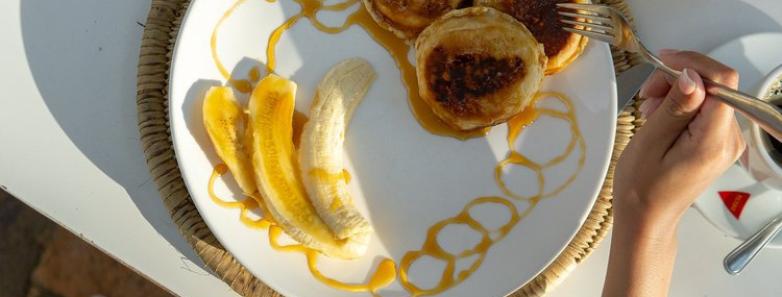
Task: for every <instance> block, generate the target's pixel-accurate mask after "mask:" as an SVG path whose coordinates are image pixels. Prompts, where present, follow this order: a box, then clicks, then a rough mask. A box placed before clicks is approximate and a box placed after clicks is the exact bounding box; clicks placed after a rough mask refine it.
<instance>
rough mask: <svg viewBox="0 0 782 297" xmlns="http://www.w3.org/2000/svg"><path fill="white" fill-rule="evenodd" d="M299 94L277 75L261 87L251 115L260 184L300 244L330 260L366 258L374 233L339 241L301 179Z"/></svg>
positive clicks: (276, 216) (269, 205)
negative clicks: (296, 133)
mask: <svg viewBox="0 0 782 297" xmlns="http://www.w3.org/2000/svg"><path fill="white" fill-rule="evenodd" d="M295 93H296V84H295V83H293V82H292V81H289V80H286V79H283V78H280V77H278V76H276V75H273V74H271V75H269V76H267V77H266V78H264V79H263V80H261V81H260V82H259V83H258V86H256V88H255V90H254V91H253V93H252V95H251V98H250V104H249V114H250V126H251V131H252V141H251V142H252V164H253V167H254V169H255V175H254V176H255V179H256V184H257V186H258V188H259V190H260V192H261V194H262V195H261V196H262V197H263V200H264V202H265V204H266V207H267V208H268V210H269V213H270V214H271V215H272V217H273V218H274V221H275V222H276V223H277V224H278V225H279V226H280V227H281V228H282V229H283V231H285V233H287V234H288V235H289V236H291V237H292V238H293V239H294V240H296V241H298V242H300V243H301V244H303V245H304V246H307V247H310V248H312V249H315V250H318V251H320V252H321V253H323V254H325V255H327V256H332V257H338V258H345V259H350V258H356V257H360V256H362V255H363V254H364V253H365V252H366V249H367V245H368V243H369V233H362V234H356V236H351V237H347V238H338V237H337V236H335V235H334V233H332V231H331V229H330V228H329V225H327V223H325V221H326V220H325V219H322V218H321V217H320V216H319V215H318V214H319V213H318V211H317V210H316V207H315V206H314V205H313V204H314V203H313V202H311V200H310V198H309V197H308V196H307V192H306V190H305V188H304V185H303V183H302V180H301V179H300V178H299V167H298V164H297V163H298V162H297V158H296V153H295V150H294V147H293V140H292V136H293V135H292V133H293V132H292V120H293V111H294V110H293V108H294V103H295V102H294V100H295V99H294V98H295ZM343 117H344V116H343ZM305 129H306V128H305ZM303 141H304V140H303ZM302 146H304V145H302ZM302 175H303V172H302ZM315 200H316V199H313V201H315Z"/></svg>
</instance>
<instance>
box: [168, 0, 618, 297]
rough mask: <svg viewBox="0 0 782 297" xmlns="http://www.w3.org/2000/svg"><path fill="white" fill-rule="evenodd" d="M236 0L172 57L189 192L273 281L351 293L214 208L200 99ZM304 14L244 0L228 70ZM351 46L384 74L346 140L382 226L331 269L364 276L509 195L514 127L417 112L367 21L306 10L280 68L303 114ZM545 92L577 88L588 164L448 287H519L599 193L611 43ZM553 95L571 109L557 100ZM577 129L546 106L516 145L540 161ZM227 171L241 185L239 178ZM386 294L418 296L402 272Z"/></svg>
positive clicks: (490, 218) (195, 13) (363, 204)
mask: <svg viewBox="0 0 782 297" xmlns="http://www.w3.org/2000/svg"><path fill="white" fill-rule="evenodd" d="M231 2H232V1H224V0H198V1H193V3H192V5H191V7H190V9H189V11H188V14H187V16H186V18H185V19H184V23H183V26H182V29H181V32H180V35H179V37H178V42H177V46H176V50H175V53H174V56H173V65H172V71H171V87H170V91H171V92H170V106H169V107H170V122H171V131H172V135H173V140H174V147H175V150H176V154H177V160H178V162H179V166H180V168H181V170H182V174H183V177H184V179H185V182H186V184H187V187H188V190H189V191H190V193H191V195H192V198H193V201H194V202H195V204H196V206H197V207H198V210H199V212H200V213H201V215H202V216H203V218H204V220H205V221H206V223H207V224H208V226H209V228H210V229H211V231H212V232H213V233H214V234H215V236H216V237H217V238H218V240H219V241H220V242H221V243H222V245H223V246H225V247H226V248H227V250H228V251H229V252H231V253H232V254H233V255H234V256H235V257H236V258H237V259H238V260H239V261H240V262H241V263H242V264H243V265H244V266H245V267H247V268H248V269H249V270H250V272H252V273H253V274H254V275H256V276H257V277H259V278H260V279H261V280H263V281H264V282H265V283H266V284H268V285H269V286H271V287H272V288H274V289H275V290H277V291H279V292H280V293H282V294H284V295H286V296H291V297H293V296H324V297H326V296H346V295H350V294H348V293H345V292H342V291H337V290H334V289H331V288H329V287H327V286H325V285H323V284H321V283H319V282H318V281H317V280H315V279H314V278H313V277H312V276H311V275H310V273H309V271H308V270H307V265H306V260H305V257H304V256H303V255H301V254H295V253H281V252H277V251H274V250H272V249H271V248H270V246H269V244H268V241H267V240H268V239H267V235H266V232H265V231H262V230H253V229H249V228H247V227H245V226H244V225H242V224H241V223H240V222H239V220H238V210H236V209H225V208H222V207H219V206H217V205H215V204H214V203H213V202H212V201H211V200H210V198H209V196H208V194H207V181H208V179H209V176H210V174H211V172H212V168H213V166H214V165H216V164H218V163H219V160H218V159H217V158H216V155H215V154H214V153H213V150H212V148H211V145H210V144H209V139H208V137H207V136H206V134H205V131H204V128H203V125H202V123H201V116H200V108H201V105H200V103H201V99H202V96H203V94H204V92H205V90H206V89H207V88H208V87H209V86H210V85H213V84H222V83H224V80H223V79H222V77H221V75H220V73H219V72H218V70H217V69H216V68H215V65H214V64H213V62H212V58H211V54H210V35H211V32H212V29H213V27H214V26H215V24H216V23H217V21H218V19H219V18H220V17H221V16H222V15H223V13H224V12H225V11H226V9H227V8H229V6H230V5H231V4H232V3H231ZM356 8H358V6H357V7H356ZM362 9H363V8H362ZM297 11H298V6H297V4H295V3H294V2H292V1H289V0H281V1H278V2H275V3H268V2H266V1H261V0H250V1H247V2H246V3H244V4H242V5H241V6H239V8H238V9H237V11H236V12H235V14H234V15H233V16H232V17H231V18H230V19H228V20H227V21H226V22H225V23H224V25H223V27H222V29H221V30H220V33H219V38H218V54H219V56H220V59H221V60H222V61H223V62H224V64H225V65H226V66H227V67H228V68H229V69H232V68H236V69H237V71H236V73H247V70H248V69H249V67H250V66H252V64H253V62H252V61H253V60H258V61H260V63H264V62H265V55H264V54H263V53H264V52H265V49H266V41H267V36H268V35H269V34H270V32H271V31H272V30H273V29H274V28H275V27H276V26H278V25H279V24H281V23H282V22H283V21H284V20H285V19H286V16H290V15H292V14H294V13H296V12H297ZM323 17H324V21H325V22H327V23H331V24H337V23H339V22H340V21H341V19H344V17H345V16H344V14H333V15H328V14H326V15H324V16H323ZM350 57H363V58H365V59H367V60H369V61H371V64H372V65H373V66H374V68H375V70H376V71H377V73H378V79H377V80H376V81H375V83H374V85H373V86H372V88H371V89H370V91H369V93H368V94H367V96H366V98H365V100H364V101H363V103H362V104H361V105H360V106H359V107H358V109H357V111H356V112H355V114H354V117H353V120H352V122H351V126H350V129H349V130H348V133H347V135H346V143H345V148H346V160H347V163H348V164H346V166H347V168H348V170H349V171H350V172H351V173H352V175H353V177H354V178H353V181H352V182H351V183H350V190H351V191H352V195H353V196H354V199H355V200H356V204H357V206H358V207H359V208H360V210H361V211H363V212H364V213H365V214H366V215H367V216H368V218H369V219H370V221H371V223H372V225H373V226H374V228H375V230H376V232H375V236H374V237H373V238H372V242H371V244H370V247H369V251H368V253H367V255H366V256H364V257H363V258H360V259H358V260H353V261H339V260H334V259H323V261H322V263H320V269H321V270H322V271H323V272H324V273H326V274H327V275H329V276H331V277H334V278H336V279H339V280H343V281H347V282H363V281H365V279H366V278H367V275H368V273H369V272H370V271H371V270H372V269H373V268H374V265H375V264H376V263H377V261H378V260H379V259H380V258H381V257H385V256H389V257H391V258H393V259H394V260H396V261H397V263H398V261H399V260H400V259H401V257H402V256H403V255H404V253H405V252H407V251H410V250H416V249H418V248H420V246H421V244H422V242H423V240H424V238H425V236H426V234H425V233H426V231H427V229H428V228H429V226H431V225H432V224H433V223H435V222H437V221H440V220H443V219H446V218H449V217H451V216H454V215H455V214H457V213H458V212H459V211H461V209H462V208H463V207H464V206H465V204H466V203H468V202H469V201H471V200H472V199H474V198H476V197H479V196H492V195H500V196H504V195H502V193H501V191H500V190H499V188H498V186H497V185H496V183H495V181H494V179H493V170H494V166H495V164H496V163H497V162H498V160H501V159H503V158H504V157H505V156H506V155H507V154H508V145H507V143H506V141H505V136H506V127H505V126H504V125H502V126H498V127H495V128H494V129H493V130H492V131H491V133H490V134H489V135H488V136H487V137H482V138H477V139H471V140H469V141H464V142H462V141H458V140H455V139H452V138H444V137H438V136H434V135H432V134H430V133H428V132H426V131H425V130H423V129H422V128H421V127H420V126H419V124H418V122H416V120H415V119H414V118H413V116H412V114H411V112H410V108H409V107H408V102H407V93H406V91H405V89H404V87H403V85H402V83H401V79H400V74H399V70H398V69H397V67H396V66H395V65H394V63H393V60H392V59H391V57H390V56H389V54H388V53H387V52H386V51H385V50H384V49H383V48H381V47H380V46H379V45H378V44H376V43H375V42H374V41H373V40H372V39H370V38H369V36H368V35H367V34H366V33H365V32H364V31H363V30H362V29H361V28H360V27H352V28H350V29H349V30H347V31H346V32H343V33H340V34H337V35H327V34H323V33H320V32H318V31H316V30H314V29H313V27H312V26H311V25H310V23H309V22H308V21H306V20H303V21H300V22H299V23H298V24H296V25H295V26H294V27H293V28H292V29H291V30H290V31H288V32H287V33H285V34H284V35H283V37H282V39H281V40H280V43H279V47H278V59H279V60H278V67H277V73H279V74H280V75H282V76H284V77H288V78H290V79H293V80H294V81H296V82H297V83H298V85H299V92H298V95H297V98H296V100H297V102H296V109H297V110H300V111H303V112H305V113H306V112H307V110H308V107H309V103H310V101H311V99H312V97H313V93H314V88H315V85H316V83H317V82H318V81H319V80H320V79H321V78H322V76H323V75H324V74H325V72H326V71H327V69H329V68H330V67H331V66H332V65H334V64H335V63H337V62H338V61H341V60H343V59H346V58H350ZM237 65H238V66H237ZM240 78H241V77H240ZM542 90H545V91H558V92H562V93H564V94H567V95H568V96H570V98H571V99H572V101H573V103H574V109H575V113H576V115H577V122H578V125H579V127H580V129H581V132H582V133H583V136H584V139H585V141H586V150H585V154H586V156H585V160H586V161H585V163H584V165H583V168H582V170H581V171H580V173H578V175H577V177H576V179H575V180H574V181H573V182H572V183H571V184H570V185H569V186H568V187H567V188H565V190H564V191H562V192H561V193H560V194H559V195H556V196H555V197H552V198H551V199H547V200H544V201H542V202H541V203H540V204H538V205H537V207H536V208H535V209H534V210H533V211H532V212H531V214H530V215H529V216H527V217H526V218H524V219H523V220H522V221H521V222H520V223H519V224H518V225H516V227H515V228H514V229H513V230H512V231H511V232H510V233H509V234H508V236H507V237H506V238H505V239H504V240H502V241H500V242H499V243H497V244H495V245H494V246H493V247H492V248H491V249H490V250H489V252H488V255H487V256H486V259H485V261H484V262H483V265H482V266H481V267H480V268H479V269H478V270H477V271H476V272H475V273H474V274H473V275H472V276H471V277H470V278H468V279H467V280H466V281H464V282H463V283H461V284H460V285H458V286H455V287H454V288H452V289H450V290H448V291H446V292H445V293H444V294H442V295H447V296H502V295H505V294H508V293H510V292H512V291H513V290H515V289H517V288H519V287H520V286H522V285H523V284H524V283H526V282H527V281H528V280H530V279H531V278H532V277H534V276H535V275H537V273H538V272H539V271H540V270H541V269H543V268H544V267H545V266H546V265H547V264H548V263H550V262H551V261H552V260H553V259H554V258H555V257H556V256H557V255H558V254H559V253H560V251H561V250H562V249H563V248H564V247H565V246H566V244H567V243H568V242H569V240H570V239H571V238H572V237H573V235H574V234H575V232H576V231H577V230H578V229H579V227H580V226H581V224H582V223H583V221H584V219H585V218H586V216H587V214H588V211H589V210H590V209H591V206H592V204H593V203H594V200H595V197H596V196H597V193H598V191H599V188H600V186H601V184H602V181H603V179H604V176H605V173H606V170H607V167H608V163H609V158H610V153H611V147H612V144H613V136H614V130H615V121H616V85H615V80H614V72H613V67H612V61H611V54H610V51H609V49H608V46H607V45H605V44H601V43H597V42H591V43H590V44H589V46H588V47H587V48H586V51H585V52H584V54H583V55H582V57H581V58H580V59H579V60H578V61H576V62H575V63H574V64H573V65H571V66H570V67H569V68H568V69H567V70H566V71H565V72H564V73H562V74H559V75H556V76H553V77H549V78H547V79H546V80H545V82H544V84H543V87H542ZM542 104H543V105H546V106H550V107H552V108H559V109H561V108H563V107H562V106H561V105H559V104H555V103H554V101H549V100H544V101H543V103H542ZM569 139H570V132H569V126H568V124H567V123H566V122H563V121H561V120H557V119H554V118H550V117H542V118H540V119H539V120H538V121H537V122H536V123H535V124H534V125H533V126H532V127H530V128H528V129H527V130H526V131H525V132H524V133H523V134H522V135H521V136H520V138H519V140H518V141H517V143H516V146H517V148H518V149H520V151H522V152H524V153H525V154H526V155H527V156H529V157H530V158H532V159H533V160H537V161H542V160H547V159H550V158H552V157H553V156H554V155H556V154H558V153H560V152H562V151H563V150H564V148H565V146H566V144H567V142H568V141H569ZM578 154H579V153H578V151H576V152H575V153H573V154H572V155H571V156H570V157H569V158H568V159H567V160H566V161H565V162H564V163H563V164H562V165H559V166H555V167H553V168H551V169H550V170H546V171H545V176H546V179H547V183H546V188H547V189H553V188H555V187H557V186H558V185H559V184H562V183H563V181H564V180H565V179H566V178H567V177H568V176H570V175H571V174H572V173H573V172H574V171H575V170H576V168H577V159H578V158H577V156H578ZM505 178H506V181H508V183H509V184H511V188H513V189H517V190H519V192H522V193H530V192H532V191H534V190H532V189H536V188H537V181H536V179H535V178H534V175H532V173H531V172H528V171H526V170H524V169H516V170H512V172H511V173H510V174H508V175H507V176H506V177H505ZM226 181H228V185H229V186H230V184H231V182H230V178H227V179H226ZM227 188H228V187H227V186H226V185H225V183H224V182H223V180H221V181H220V182H219V184H218V191H219V192H220V193H221V194H223V196H230V192H229V191H228V190H227ZM514 203H515V205H516V207H517V208H518V209H519V210H520V211H522V210H524V209H526V207H527V204H526V203H525V202H518V201H516V202H514ZM476 216H479V217H481V222H482V223H485V224H486V225H499V224H501V223H503V222H504V220H506V219H507V217H508V213H507V211H506V210H505V209H503V208H501V207H486V208H484V209H481V210H479V211H478V213H477V214H476ZM484 220H486V221H484ZM440 239H441V242H442V243H443V245H445V246H447V247H448V248H449V249H450V248H453V249H454V250H456V249H457V246H462V247H466V246H469V245H470V244H472V243H474V242H475V240H476V239H477V234H476V233H472V231H469V229H467V228H460V227H459V226H454V227H453V228H450V227H449V228H446V230H445V231H444V232H443V233H442V234H441V236H440ZM468 264H470V263H469V262H467V260H465V261H464V262H463V263H462V262H459V263H456V265H457V271H459V268H458V267H464V265H468ZM442 267H443V263H442V262H437V261H434V260H432V261H429V260H424V261H421V262H417V263H416V264H415V265H413V269H411V277H412V278H413V280H414V282H415V283H416V284H418V285H420V286H423V287H427V286H428V285H431V284H434V282H436V281H437V280H438V279H439V275H440V274H441V270H438V269H442ZM381 294H382V295H383V296H406V295H408V294H407V293H406V292H405V291H404V290H403V289H402V287H401V286H400V285H399V283H394V284H393V285H392V286H390V287H388V288H387V289H384V290H382V291H381ZM353 295H354V296H368V295H369V294H366V293H363V295H362V294H359V293H356V294H353Z"/></svg>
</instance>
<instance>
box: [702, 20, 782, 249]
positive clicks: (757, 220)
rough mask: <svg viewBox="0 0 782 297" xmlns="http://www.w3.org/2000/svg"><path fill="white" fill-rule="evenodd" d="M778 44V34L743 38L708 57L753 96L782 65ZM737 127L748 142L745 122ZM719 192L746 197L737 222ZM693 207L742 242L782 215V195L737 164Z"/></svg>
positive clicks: (781, 243)
mask: <svg viewBox="0 0 782 297" xmlns="http://www.w3.org/2000/svg"><path fill="white" fill-rule="evenodd" d="M780 44H782V34H780V33H760V34H752V35H746V36H742V37H739V38H737V39H734V40H732V41H729V42H727V43H725V44H723V45H721V46H719V47H717V48H715V49H714V50H713V51H711V53H709V56H711V57H713V58H715V59H717V60H719V61H721V62H723V63H725V64H727V65H730V66H731V67H733V68H734V69H736V71H738V72H739V74H741V86H740V89H742V90H744V91H746V92H747V93H749V94H755V93H757V89H758V88H759V87H760V86H759V84H760V83H761V81H762V79H763V77H764V76H765V75H766V74H768V73H769V72H771V71H772V70H773V69H774V67H776V66H778V65H782V56H780V55H779V52H778V48H779V45H780ZM740 124H741V128H742V133H743V134H744V139H746V140H747V142H749V138H748V137H749V133H750V132H749V125H748V123H747V122H746V121H740ZM719 191H738V192H746V193H749V194H750V198H749V199H748V200H747V202H746V204H745V206H744V209H743V210H742V212H741V215H740V216H739V218H738V219H736V218H735V217H734V216H733V215H732V214H731V213H730V212H729V211H728V208H727V207H726V206H725V205H724V203H723V202H722V200H721V199H720V196H719V194H718V192H719ZM694 207H695V208H696V209H698V211H699V212H700V213H701V214H702V215H703V216H704V217H705V218H706V219H707V220H708V221H709V222H711V223H712V224H713V225H714V226H715V227H717V228H718V229H720V230H722V231H723V232H725V234H727V235H729V236H732V237H735V238H738V239H740V240H745V239H746V238H748V237H749V236H751V235H752V234H753V233H755V231H757V230H758V229H760V227H761V226H763V225H764V224H765V223H766V222H768V221H769V220H770V219H771V218H772V217H774V216H776V215H777V214H778V213H780V212H782V193H781V192H779V191H778V190H776V189H773V188H771V187H768V186H766V185H764V184H762V183H758V182H757V181H755V180H754V179H753V178H752V177H751V176H750V175H749V174H748V173H747V172H746V171H745V170H744V169H743V168H741V167H740V166H738V164H737V165H734V166H732V167H731V168H730V169H728V171H727V172H725V174H723V175H722V176H721V177H720V178H719V179H717V181H715V182H714V184H712V185H711V186H710V187H709V188H708V189H707V190H706V191H705V192H704V193H703V195H701V197H700V198H698V200H696V201H695V204H694ZM769 246H771V247H776V248H779V247H782V237H779V236H777V238H776V239H774V240H773V241H772V242H771V243H769Z"/></svg>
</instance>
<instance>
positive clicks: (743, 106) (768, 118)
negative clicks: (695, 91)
mask: <svg viewBox="0 0 782 297" xmlns="http://www.w3.org/2000/svg"><path fill="white" fill-rule="evenodd" d="M652 64H653V65H655V64H657V65H655V66H656V67H657V69H659V70H660V71H663V72H665V73H666V74H668V75H670V76H672V77H674V78H677V79H678V78H679V76H680V75H681V71H677V70H674V69H672V68H670V67H668V66H666V65H664V64H662V63H660V64H658V63H654V62H652ZM703 85H704V87H705V88H706V93H709V94H711V95H714V96H716V97H717V98H719V99H721V100H722V102H724V103H725V104H728V105H730V106H731V107H733V108H734V109H736V110H737V111H739V112H740V113H741V114H743V115H744V116H745V117H747V118H749V119H750V120H752V121H753V122H755V123H756V124H758V126H760V128H762V129H763V130H765V131H766V132H767V133H768V134H771V135H772V136H774V138H776V139H779V140H782V113H780V109H779V108H778V107H776V106H774V105H773V104H771V103H768V102H766V101H763V100H760V99H758V98H755V97H754V96H752V95H748V94H746V93H743V92H740V91H736V90H733V89H731V88H729V87H727V86H725V85H723V84H720V83H717V82H714V81H712V80H710V79H706V78H703Z"/></svg>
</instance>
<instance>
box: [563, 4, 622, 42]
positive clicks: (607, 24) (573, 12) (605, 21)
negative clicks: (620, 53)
mask: <svg viewBox="0 0 782 297" xmlns="http://www.w3.org/2000/svg"><path fill="white" fill-rule="evenodd" d="M557 6H558V7H559V11H558V13H559V15H560V17H561V19H560V22H562V23H563V26H562V29H563V30H565V31H568V32H572V33H576V34H580V35H584V36H587V37H591V38H595V39H598V40H602V41H605V42H609V43H612V42H613V41H614V23H613V20H612V19H611V12H610V8H609V7H607V6H603V5H595V4H577V3H559V4H557Z"/></svg>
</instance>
